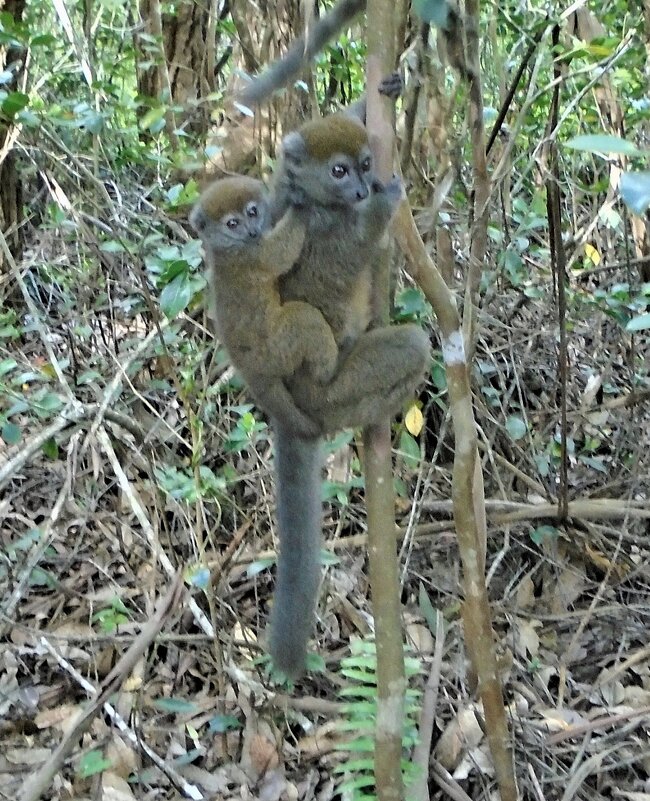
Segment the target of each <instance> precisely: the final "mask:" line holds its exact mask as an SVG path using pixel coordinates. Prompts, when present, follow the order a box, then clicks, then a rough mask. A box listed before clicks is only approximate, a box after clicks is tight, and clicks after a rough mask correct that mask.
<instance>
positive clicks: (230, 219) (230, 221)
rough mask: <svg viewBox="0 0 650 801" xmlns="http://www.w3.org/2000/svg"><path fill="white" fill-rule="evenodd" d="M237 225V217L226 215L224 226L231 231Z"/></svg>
mask: <svg viewBox="0 0 650 801" xmlns="http://www.w3.org/2000/svg"><path fill="white" fill-rule="evenodd" d="M238 227H239V220H238V219H237V217H228V219H227V220H226V228H230V230H231V231H234V230H235V228H238Z"/></svg>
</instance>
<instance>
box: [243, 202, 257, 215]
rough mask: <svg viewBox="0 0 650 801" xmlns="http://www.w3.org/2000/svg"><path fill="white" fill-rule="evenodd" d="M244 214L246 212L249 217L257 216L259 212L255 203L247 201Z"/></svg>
mask: <svg viewBox="0 0 650 801" xmlns="http://www.w3.org/2000/svg"><path fill="white" fill-rule="evenodd" d="M246 214H248V216H249V217H257V215H258V214H259V209H258V208H257V203H249V204H248V206H246Z"/></svg>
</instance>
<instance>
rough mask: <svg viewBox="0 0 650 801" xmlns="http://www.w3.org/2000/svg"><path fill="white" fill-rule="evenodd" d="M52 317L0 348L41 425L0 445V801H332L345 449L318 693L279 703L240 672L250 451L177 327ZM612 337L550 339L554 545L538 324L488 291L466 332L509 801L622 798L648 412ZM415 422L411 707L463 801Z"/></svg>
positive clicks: (645, 564)
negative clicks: (475, 329) (83, 713)
mask: <svg viewBox="0 0 650 801" xmlns="http://www.w3.org/2000/svg"><path fill="white" fill-rule="evenodd" d="M615 278H616V276H615V275H614V274H605V275H604V277H602V279H601V280H603V281H608V282H609V281H613V280H615ZM574 281H575V284H576V291H579V285H578V284H579V282H578V281H577V279H574ZM76 291H77V293H78V294H77V297H76V300H77V303H78V306H76V307H75V306H74V305H73V307H72V308H71V307H70V306H69V305H67V306H66V305H65V304H57V303H56V302H53V301H52V302H50V303H49V305H47V304H46V305H47V314H46V315H45V316H44V317H43V325H42V328H41V329H40V330H39V327H38V326H36V325H32V326H30V327H29V328H28V329H26V330H25V331H23V332H22V333H21V336H20V337H18V338H16V339H13V340H7V339H5V340H3V342H4V344H3V346H2V350H1V351H0V357H1V358H0V365H2V364H5V365H6V364H7V362H3V360H7V359H13V360H15V362H16V363H17V364H18V373H16V372H14V373H12V380H13V379H14V378H15V379H16V380H15V382H14V384H13V387H14V389H15V391H16V392H19V391H21V388H22V389H24V392H25V393H27V394H29V392H30V391H31V390H30V388H31V387H34V392H36V388H37V389H38V391H39V392H40V391H41V389H42V384H43V382H45V384H47V386H46V390H47V391H44V392H42V394H41V395H39V399H40V403H41V408H42V409H44V411H43V413H42V414H41V416H40V417H39V416H38V414H36V413H34V409H35V408H36V407H35V406H33V405H31V406H26V407H25V409H24V410H23V411H22V412H20V413H17V415H16V416H15V417H14V418H12V419H16V420H20V421H21V433H22V439H21V440H20V442H18V443H17V444H15V445H11V446H9V445H7V444H6V443H4V442H3V441H2V440H0V587H1V588H2V592H1V594H0V598H1V599H2V600H1V601H0V797H2V798H17V797H20V798H21V799H22V801H27V799H28V798H31V797H34V798H35V797H38V796H37V795H35V793H36V792H37V790H38V789H39V788H38V786H37V785H38V782H41V781H42V782H44V783H43V785H42V797H43V798H47V799H57V801H58V800H59V799H85V798H99V799H107V801H108V799H111V801H129V800H130V799H136V798H137V799H172V798H181V797H183V794H185V796H187V797H193V798H206V799H207V798H210V799H224V800H225V799H231V798H232V799H234V798H237V799H247V798H250V799H252V798H255V799H264V801H273V800H274V799H306V800H307V801H308V800H309V799H312V798H313V799H319V801H327V799H330V798H339V797H341V795H340V791H339V789H338V787H339V784H340V782H341V781H342V778H343V777H344V776H345V765H346V763H348V769H349V770H348V773H349V774H350V775H352V776H353V777H354V776H355V775H357V774H356V773H355V770H354V765H353V764H352V763H351V760H352V759H353V758H354V757H355V754H351V753H349V752H346V750H345V749H344V748H341V746H344V744H345V743H346V742H348V741H349V739H350V736H351V733H350V731H348V730H347V729H346V727H345V724H346V721H347V722H348V723H349V721H350V716H351V714H353V713H351V712H350V711H349V710H346V708H345V707H344V706H343V703H342V697H341V694H340V693H341V690H342V689H343V688H344V687H346V686H350V685H355V682H358V677H355V673H354V671H352V672H351V671H349V670H347V671H345V672H344V669H343V668H342V667H341V660H342V659H343V658H344V657H346V656H348V655H349V646H350V642H351V641H359V642H361V641H367V640H368V639H369V638H370V636H371V633H372V611H371V604H370V598H369V596H370V592H369V587H368V579H367V565H366V553H365V522H364V521H365V517H364V508H363V491H362V489H360V486H359V485H360V481H359V472H358V466H357V462H356V459H357V443H356V441H355V440H354V439H353V438H352V437H351V436H348V437H342V438H341V439H340V440H339V441H338V444H339V447H338V448H336V450H334V452H333V453H331V454H330V456H329V457H328V462H327V471H328V476H327V478H328V484H327V487H328V488H329V490H330V500H328V501H327V502H326V508H325V525H324V531H325V538H326V543H327V546H326V547H327V549H328V550H329V551H330V552H331V558H329V559H328V560H327V566H326V570H325V575H324V581H323V587H322V592H321V598H320V603H319V610H318V621H317V628H316V635H315V639H314V641H313V648H314V651H315V653H316V654H317V655H318V657H319V658H320V660H319V659H315V662H314V664H315V665H316V664H318V665H319V667H320V670H317V671H313V672H311V673H310V674H309V675H308V677H306V678H305V679H303V680H301V681H300V682H298V683H297V685H296V687H295V688H294V690H293V693H292V694H289V693H287V688H286V686H283V685H282V684H278V683H274V682H273V681H272V680H271V678H270V677H269V674H268V669H267V664H266V661H265V657H264V653H265V652H264V648H263V632H264V627H265V623H266V620H267V617H268V609H269V600H270V597H271V593H272V589H273V571H272V569H271V568H270V567H269V565H270V564H271V563H272V557H273V548H274V543H275V539H274V525H273V484H272V475H271V464H272V459H271V440H270V432H269V431H268V430H267V429H266V428H265V426H264V425H263V424H261V423H260V422H259V419H258V422H257V423H256V424H253V428H251V419H250V418H249V417H247V416H246V415H245V411H246V409H244V410H243V411H242V409H241V408H240V407H239V406H238V404H243V403H245V402H246V396H245V394H244V393H243V392H242V391H241V390H237V389H236V388H235V387H234V385H232V383H228V382H229V381H230V375H229V373H228V372H227V370H226V372H224V371H223V370H222V372H221V374H220V377H219V379H218V380H217V381H214V371H213V368H214V365H210V359H209V357H208V356H206V354H209V352H210V337H209V335H208V334H207V332H206V331H205V327H204V326H203V324H202V322H201V321H200V320H198V319H196V318H192V317H191V316H188V317H185V318H183V320H182V321H181V323H180V325H179V326H177V327H176V329H174V331H175V334H174V336H175V339H172V338H171V336H170V337H169V338H168V339H167V347H168V352H167V353H163V350H162V349H161V348H160V347H159V344H158V343H159V340H158V332H157V330H156V328H155V326H154V325H153V324H152V323H151V322H150V321H148V320H149V318H148V317H147V315H146V314H143V315H142V316H138V317H136V318H135V319H134V320H131V322H129V323H119V322H117V320H119V316H118V315H115V314H114V311H115V308H116V307H115V306H113V305H111V304H112V302H113V301H110V302H109V306H110V308H109V309H108V310H107V313H106V316H105V317H104V318H103V319H102V318H101V315H97V316H93V317H90V316H87V317H86V318H85V319H82V318H83V314H82V310H83V309H84V308H86V307H85V306H84V303H85V298H87V296H88V295H89V294H92V292H93V288H92V285H90V286H89V287H84V286H82V285H79V286H78V287H77V289H76ZM50 300H51V298H50ZM22 302H23V301H22V298H21V297H20V295H17V297H15V298H14V299H13V303H14V305H16V304H18V305H20V304H21V303H22ZM73 309H74V311H73ZM109 311H110V314H109V313H108V312H109ZM21 317H22V313H21ZM82 325H85V326H87V327H88V329H89V331H86V330H85V329H84V332H82V334H78V331H77V327H79V326H82ZM172 328H173V326H169V328H168V329H166V331H165V334H169V333H170V332H171V330H172ZM618 331H619V329H618V326H617V324H616V323H615V322H613V321H612V320H611V319H610V318H609V317H608V316H606V315H605V314H603V313H602V312H600V311H598V310H594V311H593V313H591V314H588V315H586V316H585V319H584V320H583V321H580V320H577V321H576V322H575V324H574V325H573V326H572V328H571V330H570V331H569V333H568V337H569V353H568V355H569V370H568V387H567V406H568V433H569V437H570V448H569V469H568V487H567V493H568V498H569V500H570V502H571V503H570V506H569V516H568V520H567V521H566V522H564V523H559V522H558V520H557V516H556V513H555V508H554V507H553V506H549V504H556V503H557V499H558V496H559V495H560V493H561V487H560V484H559V479H558V475H559V472H558V465H559V445H558V442H557V436H556V434H557V432H558V430H559V429H558V423H559V419H560V417H559V403H560V389H559V377H558V371H557V367H556V365H557V318H556V311H555V305H554V303H553V302H550V298H547V301H546V302H545V301H543V300H531V299H528V298H526V297H525V296H524V295H523V294H522V293H521V292H518V291H516V290H513V289H512V288H510V289H508V290H507V291H506V290H503V291H502V290H497V289H495V290H493V291H492V292H491V294H490V295H489V297H488V298H487V300H486V304H485V307H484V311H483V313H482V317H481V335H480V337H479V347H478V351H477V358H476V368H477V369H476V371H475V381H474V386H475V408H476V415H477V420H478V423H479V426H480V441H481V453H482V457H483V468H484V476H485V489H486V497H487V499H488V506H487V512H488V575H489V595H490V599H491V603H492V611H493V619H494V624H495V628H496V631H497V634H498V637H499V654H500V663H501V667H502V679H503V682H504V688H505V693H506V700H507V704H508V711H509V715H510V721H511V728H512V740H513V744H514V755H515V757H514V758H515V765H516V770H517V775H518V779H519V782H520V787H521V791H522V798H526V799H535V801H543V800H544V799H546V801H552V800H553V799H558V801H570V799H628V801H647V800H648V799H650V739H649V737H648V733H649V731H650V642H649V640H648V634H647V632H648V628H649V622H650V621H649V618H650V536H649V535H650V460H649V453H650V403H649V387H648V386H647V384H646V385H645V386H642V387H641V390H642V392H641V393H640V394H639V395H638V396H636V397H633V396H632V395H631V394H630V385H631V376H632V371H631V369H630V367H629V364H631V363H632V362H631V355H630V353H629V352H624V351H623V349H622V345H621V339H620V336H619V335H618ZM75 337H76V339H75ZM432 339H433V341H434V343H435V341H436V339H435V334H434V333H433V330H432ZM191 342H194V343H197V342H198V344H194V345H192V346H190V344H188V343H191ZM192 348H193V349H192ZM197 354H198V356H197ZM52 355H54V356H55V357H56V361H57V362H58V365H59V366H61V369H62V376H63V378H64V381H61V379H60V377H59V376H57V371H56V366H55V365H54V364H53V360H52ZM636 357H637V359H638V353H637V354H636ZM647 359H648V356H647V355H646V361H647ZM170 363H172V364H175V365H176V367H177V370H176V372H174V371H173V370H171V369H170V367H169V365H170ZM186 367H187V369H185V368H186ZM7 369H8V368H7ZM172 373H174V374H173V375H172ZM190 374H191V376H192V381H190V380H189V378H188V376H189V375H190ZM0 376H1V374H0ZM646 376H647V371H646ZM0 380H1V379H0ZM3 387H5V388H6V385H3ZM433 395H434V393H433V392H432V390H431V386H428V387H427V389H426V390H425V391H423V393H422V395H421V399H422V402H423V407H424V411H425V419H426V429H425V431H424V432H423V433H422V434H421V436H420V444H421V448H422V454H423V457H424V458H422V460H420V461H419V462H418V463H417V464H414V463H413V460H412V459H407V460H405V459H403V458H401V457H399V456H398V458H397V460H396V473H397V489H398V499H397V523H398V526H399V532H398V533H399V540H398V541H399V547H400V556H401V570H402V574H401V575H402V581H403V593H402V601H403V610H404V622H405V631H406V636H407V640H408V643H409V648H410V655H411V656H413V657H414V658H415V659H416V660H417V662H418V664H419V673H418V674H417V675H414V676H413V677H412V678H411V685H412V686H413V687H418V688H420V689H423V688H424V686H425V684H426V683H427V681H428V680H430V681H431V682H432V684H433V686H435V687H437V694H436V696H435V710H434V714H433V716H432V717H431V720H430V726H431V727H432V728H431V732H430V733H431V734H432V737H433V751H432V757H431V762H430V765H429V768H428V770H429V776H430V781H429V787H430V794H431V797H432V798H445V797H453V798H456V799H467V798H470V799H475V801H482V800H483V799H485V800H486V801H487V799H494V798H495V797H496V795H495V789H494V781H493V772H492V764H491V759H490V755H489V751H488V749H487V745H486V741H485V737H484V735H483V730H482V728H481V723H482V715H481V709H480V705H479V704H478V703H477V696H476V687H475V682H474V680H473V675H472V671H471V670H470V668H469V666H468V664H467V660H466V654H465V648H464V645H463V632H462V626H461V622H460V612H459V610H460V604H461V599H462V589H461V567H460V563H459V555H458V549H457V546H456V542H455V537H454V530H453V524H452V521H451V515H450V510H451V507H450V500H449V499H450V482H451V467H452V458H453V432H452V430H451V424H450V420H449V417H448V414H447V413H446V412H445V410H444V404H445V398H446V396H445V393H444V391H443V392H442V393H441V394H440V395H439V396H438V397H437V398H436V399H434V400H432V397H433ZM51 396H55V398H58V399H59V407H58V408H57V409H56V410H55V413H52V412H51V408H52V407H50V412H49V413H48V408H47V407H48V404H49V403H51V402H52V401H51ZM513 410H514V411H513ZM513 418H516V419H514V423H513ZM508 420H510V423H508V422H507V421H508ZM522 422H523V424H524V428H523V430H521V431H519V436H518V438H517V439H514V438H513V436H512V434H513V431H516V429H517V427H518V426H521V425H522ZM396 441H399V438H396ZM252 443H254V446H253V444H252ZM197 454H198V455H199V457H200V458H196V456H197ZM195 465H201V466H202V468H201V470H199V467H196V468H195ZM203 466H206V467H208V468H209V470H207V471H206V470H203ZM205 568H208V569H209V578H208V571H207V570H206V569H205ZM179 569H185V574H184V577H185V579H186V582H185V584H184V587H181V586H180V585H179V583H178V582H177V581H176V582H175V578H174V577H175V574H176V571H177V570H179ZM212 631H215V632H216V633H217V637H216V639H215V638H213V637H212V636H211V632H212ZM436 632H437V634H438V636H437V638H436V637H435V636H434V635H435V633H436ZM436 645H437V651H436ZM89 698H90V699H94V700H91V702H90V706H89ZM98 699H99V700H98ZM107 701H108V702H110V706H109V705H108V704H105V703H104V702H107ZM421 703H422V700H421V697H420V700H419V701H418V700H416V706H417V705H421ZM84 708H87V709H89V712H88V715H87V718H86V720H85V723H84V721H82V723H81V724H80V725H81V726H82V728H83V731H81V730H80V729H79V728H75V726H74V725H73V724H75V722H78V721H77V718H76V715H77V713H78V712H79V711H80V710H82V709H84ZM348 728H349V726H348ZM352 728H354V726H352ZM354 733H355V732H354V731H353V732H352V734H354ZM424 733H425V734H426V732H424ZM57 748H58V750H57ZM335 768H339V769H340V770H341V772H337V771H335ZM348 778H349V776H348ZM30 782H31V784H30ZM441 787H446V790H444V791H443V790H442V789H441ZM21 788H22V791H23V795H20V790H21ZM30 793H31V795H30Z"/></svg>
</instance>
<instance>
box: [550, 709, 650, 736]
mask: <svg viewBox="0 0 650 801" xmlns="http://www.w3.org/2000/svg"><path fill="white" fill-rule="evenodd" d="M645 717H650V706H642V707H640V708H639V709H630V711H629V712H621V713H619V714H618V715H602V716H601V717H598V718H594V719H593V720H590V721H589V722H587V723H580V724H579V725H577V726H569V728H568V729H564V730H563V731H559V732H557V734H553V735H551V736H550V737H547V738H546V741H545V745H546V746H551V745H557V744H558V743H561V742H564V740H568V739H569V738H576V737H582V736H583V735H584V734H589V733H590V732H594V731H599V730H600V729H608V728H609V727H610V726H616V724H617V723H626V722H627V721H628V720H634V719H635V718H645Z"/></svg>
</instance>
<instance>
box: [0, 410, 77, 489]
mask: <svg viewBox="0 0 650 801" xmlns="http://www.w3.org/2000/svg"><path fill="white" fill-rule="evenodd" d="M85 414H86V410H85V408H84V407H83V406H81V405H78V404H74V406H73V405H72V404H71V405H70V406H66V407H65V409H63V411H61V412H60V413H59V415H58V416H57V418H56V420H55V421H54V422H53V423H50V425H49V426H47V428H44V429H43V430H42V431H39V433H38V434H35V435H34V436H33V437H31V438H30V439H29V440H28V441H27V442H26V443H25V444H24V445H22V446H21V447H20V449H19V450H18V452H17V453H16V455H15V456H12V457H11V459H9V461H7V462H6V463H5V464H4V465H3V466H2V467H0V489H2V487H3V486H4V485H5V484H6V483H7V481H8V480H9V479H10V478H11V477H12V476H13V475H14V474H15V473H17V472H18V471H19V470H20V468H21V467H22V466H23V465H24V464H25V463H26V462H28V461H29V460H30V459H31V457H32V456H33V455H34V454H35V453H37V452H38V451H40V449H41V448H42V447H43V445H44V444H45V443H46V442H47V441H48V439H51V438H52V437H53V436H54V435H55V434H58V433H59V431H62V430H63V429H64V428H67V427H68V426H70V425H73V424H74V423H77V422H78V421H79V420H81V419H82V418H83V417H84V416H85Z"/></svg>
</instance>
